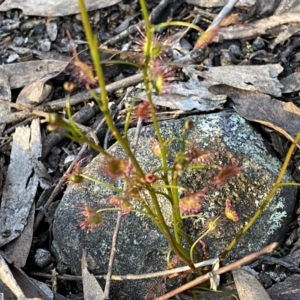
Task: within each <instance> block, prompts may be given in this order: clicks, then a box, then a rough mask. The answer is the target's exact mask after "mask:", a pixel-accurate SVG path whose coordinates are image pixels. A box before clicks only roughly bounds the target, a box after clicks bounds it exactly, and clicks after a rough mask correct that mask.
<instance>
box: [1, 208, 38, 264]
mask: <svg viewBox="0 0 300 300" xmlns="http://www.w3.org/2000/svg"><path fill="white" fill-rule="evenodd" d="M34 214H35V205H34V203H33V204H32V207H31V210H30V213H29V216H28V220H27V224H26V226H25V227H24V230H23V232H22V233H21V235H20V236H19V237H17V238H16V239H15V240H13V241H11V242H10V243H8V244H7V245H5V246H4V249H3V252H4V253H5V255H6V257H8V258H9V259H10V260H11V261H13V262H14V264H15V265H16V266H18V267H20V268H23V267H24V266H25V264H26V261H27V258H28V255H29V252H30V248H31V243H32V237H33V223H34Z"/></svg>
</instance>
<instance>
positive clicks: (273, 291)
mask: <svg viewBox="0 0 300 300" xmlns="http://www.w3.org/2000/svg"><path fill="white" fill-rule="evenodd" d="M299 282H300V275H299V274H293V275H291V276H289V277H288V278H287V279H286V280H285V281H283V282H278V283H276V284H274V285H273V286H272V287H270V288H269V289H268V290H267V291H268V293H269V295H270V297H271V299H272V300H283V299H284V300H296V299H300V286H299Z"/></svg>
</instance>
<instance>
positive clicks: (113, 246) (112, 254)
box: [104, 211, 122, 300]
mask: <svg viewBox="0 0 300 300" xmlns="http://www.w3.org/2000/svg"><path fill="white" fill-rule="evenodd" d="M121 219H122V211H118V215H117V222H116V227H115V231H114V234H113V238H112V243H111V251H110V256H109V262H108V268H107V274H106V282H105V289H104V300H105V299H109V290H110V283H111V277H112V268H113V263H114V259H115V253H116V245H117V238H118V233H119V230H120V226H121Z"/></svg>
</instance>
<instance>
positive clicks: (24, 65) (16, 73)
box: [0, 60, 68, 89]
mask: <svg viewBox="0 0 300 300" xmlns="http://www.w3.org/2000/svg"><path fill="white" fill-rule="evenodd" d="M67 64H68V61H61V60H42V61H26V62H20V63H15V64H8V65H2V66H0V73H3V72H4V73H6V74H7V76H8V79H9V85H10V87H11V88H12V89H17V88H20V87H23V86H25V85H27V84H29V83H31V82H33V81H35V80H37V79H39V78H41V77H43V76H45V75H47V74H49V73H53V72H62V71H63V70H64V69H65V67H66V66H67Z"/></svg>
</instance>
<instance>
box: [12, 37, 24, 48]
mask: <svg viewBox="0 0 300 300" xmlns="http://www.w3.org/2000/svg"><path fill="white" fill-rule="evenodd" d="M13 42H14V44H15V45H16V46H17V47H20V46H22V45H23V43H24V38H23V37H22V36H16V37H15V38H14V39H13Z"/></svg>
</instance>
